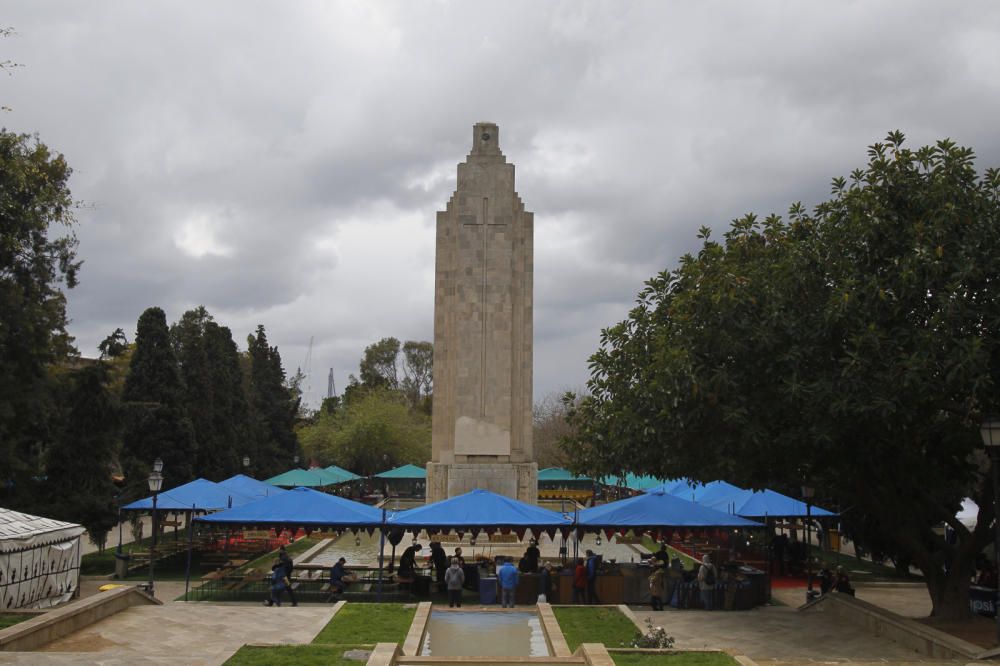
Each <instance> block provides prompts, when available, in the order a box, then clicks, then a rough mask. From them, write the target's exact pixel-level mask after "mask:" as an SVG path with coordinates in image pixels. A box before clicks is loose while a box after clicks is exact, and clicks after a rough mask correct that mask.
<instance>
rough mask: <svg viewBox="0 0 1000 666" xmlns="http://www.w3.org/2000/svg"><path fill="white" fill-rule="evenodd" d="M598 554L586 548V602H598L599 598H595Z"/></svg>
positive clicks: (598, 563)
mask: <svg viewBox="0 0 1000 666" xmlns="http://www.w3.org/2000/svg"><path fill="white" fill-rule="evenodd" d="M600 564H601V559H600V556H599V555H597V554H595V553H594V551H592V550H589V549H588V550H587V603H588V604H599V603H601V600H600V599H598V598H597V569H598V567H600Z"/></svg>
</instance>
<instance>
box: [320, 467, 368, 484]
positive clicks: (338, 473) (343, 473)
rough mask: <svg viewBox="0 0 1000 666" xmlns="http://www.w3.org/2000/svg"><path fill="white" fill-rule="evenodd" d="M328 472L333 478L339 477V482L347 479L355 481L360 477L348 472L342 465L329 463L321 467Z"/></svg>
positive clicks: (344, 481)
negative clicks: (327, 465)
mask: <svg viewBox="0 0 1000 666" xmlns="http://www.w3.org/2000/svg"><path fill="white" fill-rule="evenodd" d="M323 469H324V470H325V471H326V472H327V473H328V474H330V475H332V476H333V477H334V478H338V479H341V481H340V482H339V483H346V482H347V481H357V480H358V479H360V478H361V477H360V476H358V475H357V474H355V473H354V472H349V471H347V470H346V469H344V468H343V467H337V466H336V465H330V466H329V467H324V468H323Z"/></svg>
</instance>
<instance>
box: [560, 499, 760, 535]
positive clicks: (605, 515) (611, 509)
mask: <svg viewBox="0 0 1000 666" xmlns="http://www.w3.org/2000/svg"><path fill="white" fill-rule="evenodd" d="M576 524H577V526H579V527H581V528H583V529H611V528H616V529H621V528H630V529H657V528H676V527H680V528H704V527H763V525H761V524H760V523H756V522H754V521H752V520H747V519H746V518H741V517H740V516H734V515H732V514H728V513H723V512H722V511H716V510H715V509H710V508H708V507H705V506H701V505H700V504H696V503H694V502H689V501H687V500H685V499H681V498H680V497H675V496H674V495H671V494H670V493H666V492H664V491H663V490H652V491H649V492H645V493H643V494H641V495H636V496H635V497H629V498H626V499H623V500H618V501H617V502H610V503H609V504H602V505H600V506H595V507H591V508H589V509H584V510H582V511H581V512H580V515H579V517H578V518H577V521H576Z"/></svg>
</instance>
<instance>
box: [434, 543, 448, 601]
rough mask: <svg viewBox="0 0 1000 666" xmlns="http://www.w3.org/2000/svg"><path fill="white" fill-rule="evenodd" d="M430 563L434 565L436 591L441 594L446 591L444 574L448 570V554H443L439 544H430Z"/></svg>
mask: <svg viewBox="0 0 1000 666" xmlns="http://www.w3.org/2000/svg"><path fill="white" fill-rule="evenodd" d="M431 563H432V564H433V565H434V580H436V581H437V584H438V590H439V591H441V592H443V591H444V590H445V589H446V588H445V582H444V573H445V571H447V569H448V553H446V552H444V548H442V547H441V544H440V542H437V541H432V542H431Z"/></svg>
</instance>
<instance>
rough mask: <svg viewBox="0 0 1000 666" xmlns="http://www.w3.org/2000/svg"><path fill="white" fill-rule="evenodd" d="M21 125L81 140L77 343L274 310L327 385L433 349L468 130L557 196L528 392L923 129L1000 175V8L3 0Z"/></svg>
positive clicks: (274, 332) (244, 326) (6, 90)
mask: <svg viewBox="0 0 1000 666" xmlns="http://www.w3.org/2000/svg"><path fill="white" fill-rule="evenodd" d="M0 24H2V25H3V26H10V27H13V28H14V29H15V30H16V31H17V34H16V35H13V36H10V37H7V38H6V39H3V40H0V61H3V60H11V61H14V62H17V63H20V64H22V65H23V67H20V68H17V69H15V70H13V71H12V72H11V75H10V76H7V75H0V104H2V105H4V106H7V107H10V109H11V110H10V111H7V112H3V113H2V115H0V123H2V124H3V125H4V126H6V127H7V129H9V130H15V131H19V132H37V133H38V135H39V136H40V138H41V139H42V141H44V142H45V143H47V144H48V145H49V146H50V147H51V148H53V149H54V150H57V151H59V152H62V153H63V154H65V156H66V158H67V160H68V162H69V164H70V165H71V166H72V167H73V169H74V174H73V178H72V181H71V187H72V190H73V194H74V197H75V198H77V199H79V200H81V201H82V202H83V204H84V205H83V207H81V209H80V211H79V213H78V219H79V225H78V227H77V234H78V236H79V239H80V248H79V256H80V258H82V259H83V260H84V262H85V263H84V266H83V270H82V273H81V276H80V277H81V284H80V285H79V286H78V287H77V288H76V289H74V290H72V291H71V292H69V293H68V299H69V312H70V316H71V317H72V320H73V321H72V325H71V329H70V330H71V332H72V333H73V334H74V335H75V336H76V338H77V343H78V346H79V348H80V351H81V352H82V353H83V354H85V355H88V356H94V355H96V345H97V344H98V342H99V341H100V340H101V339H103V338H104V337H105V336H106V335H107V334H108V333H110V332H111V331H112V330H114V329H115V328H117V327H121V328H123V329H124V330H125V331H126V334H127V335H128V337H129V339H130V340H131V339H133V338H134V334H135V323H136V319H137V318H138V316H139V314H140V313H141V312H142V311H143V310H144V309H145V308H146V307H149V306H151V305H158V306H160V307H162V308H164V310H166V312H167V317H168V319H169V320H170V321H174V320H176V319H177V318H178V317H179V316H180V315H181V314H182V313H183V312H184V310H186V309H188V308H191V307H193V306H196V305H199V304H203V305H205V306H206V307H207V308H208V310H209V311H210V312H211V313H212V314H213V315H214V316H215V318H216V320H217V321H219V322H220V323H221V324H223V325H227V326H229V327H230V328H231V329H232V330H233V333H234V336H235V337H236V339H237V343H238V344H239V345H240V347H241V348H245V347H246V335H247V333H249V332H251V331H252V330H253V328H254V327H255V326H256V325H257V324H258V323H260V324H264V326H265V327H266V328H267V331H268V335H269V338H270V340H271V343H272V344H276V345H278V347H279V349H280V351H281V355H282V358H283V359H284V363H285V368H286V370H287V371H288V372H289V373H292V372H294V371H295V369H296V367H298V366H303V365H304V363H305V360H306V356H307V348H308V345H309V340H310V338H312V339H313V340H314V344H313V349H312V360H311V364H310V371H311V377H310V378H309V380H308V385H309V386H310V387H311V392H310V402H312V403H313V404H316V403H317V402H318V400H319V398H320V397H321V396H322V395H324V394H325V391H326V376H327V372H328V369H329V368H333V370H334V374H335V378H336V383H337V389H338V391H340V390H342V389H343V387H344V385H345V384H346V380H347V375H348V373H355V374H357V371H358V370H357V365H358V360H359V358H360V356H361V353H362V350H363V349H364V347H365V346H366V345H367V344H369V343H371V342H373V341H375V340H377V339H379V338H381V337H385V336H390V335H391V336H395V337H397V338H400V339H401V340H407V339H418V340H431V339H433V330H432V326H433V282H434V223H435V211H436V210H439V209H443V208H444V205H445V203H446V202H447V200H448V198H449V196H450V194H451V192H452V191H453V190H454V188H455V165H456V163H458V162H460V161H462V160H464V159H465V156H466V154H467V153H468V152H469V149H470V143H471V138H472V131H471V128H472V125H473V123H475V122H476V121H480V120H489V121H493V122H496V123H498V124H499V125H500V142H501V149H502V150H503V151H504V153H505V154H506V156H507V159H508V160H509V161H511V162H513V163H514V164H515V165H516V166H517V190H518V192H519V193H520V195H521V197H522V199H523V201H524V202H525V205H526V207H527V208H528V210H530V211H533V212H534V213H535V234H536V236H535V398H536V400H538V399H540V398H541V397H543V396H544V395H545V394H547V393H549V392H552V391H557V390H563V389H566V388H575V387H580V386H582V385H583V384H584V383H585V381H586V379H587V376H588V373H587V357H588V356H589V355H590V354H591V353H592V352H593V351H594V350H595V349H596V348H597V345H598V337H599V335H600V329H601V328H602V327H604V326H608V325H611V324H613V323H615V322H617V321H619V320H621V319H623V318H624V317H625V316H626V314H627V312H628V310H629V308H630V306H631V304H632V303H633V301H634V298H635V296H636V294H637V292H638V291H639V289H640V288H641V286H642V282H643V281H644V280H645V279H647V278H648V277H650V276H651V275H653V274H654V273H656V272H658V271H659V270H662V269H664V268H671V267H673V266H675V265H676V262H677V259H678V257H679V256H680V255H682V254H683V253H685V252H688V251H691V250H693V249H694V248H695V247H696V246H697V245H696V239H695V234H696V231H697V229H698V227H699V226H701V225H708V226H711V227H712V228H713V229H715V230H716V232H717V233H720V234H721V232H722V231H723V230H724V228H725V227H726V226H727V224H728V222H729V221H730V220H731V219H733V218H735V217H739V216H741V215H742V214H744V213H746V212H749V211H754V212H757V213H760V214H767V213H771V212H779V213H783V212H785V211H786V210H787V208H788V205H789V204H790V203H791V202H793V201H796V200H801V201H803V203H805V204H807V205H813V204H815V203H817V202H819V201H821V200H822V199H823V198H824V197H825V196H826V194H827V193H828V191H829V181H830V178H831V177H833V176H838V175H847V174H848V173H849V171H850V170H851V169H853V168H855V167H859V166H861V165H863V164H864V162H865V147H866V146H867V145H869V144H870V143H872V142H874V141H878V140H881V139H882V138H883V137H884V136H885V134H886V132H887V131H889V130H892V129H897V128H898V129H901V130H903V131H904V132H905V133H906V134H907V136H908V137H909V141H910V143H911V145H923V144H925V143H928V142H932V141H934V140H936V139H939V138H943V137H950V138H952V139H954V140H956V141H958V142H959V143H961V144H964V145H969V146H972V147H973V148H975V149H976V151H977V153H978V155H979V161H978V164H979V166H980V167H981V168H985V167H986V166H1000V132H998V128H1000V123H998V118H1000V34H998V33H1000V3H998V2H960V3H959V2H905V3H904V2H873V1H864V2H853V3H850V2H826V3H822V4H820V3H815V2H798V1H797V2H770V3H762V2H724V3H718V2H703V1H697V2H686V3H666V2H643V3H640V2H631V3H629V2H622V1H621V0H616V1H614V2H607V3H585V2H578V1H573V2H541V1H538V0H533V1H531V2H489V3H477V2H468V1H466V0H463V1H461V2H415V1H412V0H410V1H406V2H400V3H388V2H356V3H335V2H326V1H324V2H299V1H297V2H287V1H284V2H277V1H276V2H247V1H245V0H241V1H239V2H194V1H190V2H179V1H177V0H173V1H171V2H152V1H149V0H143V1H142V2H84V1H79V0H74V1H72V2H69V1H67V2H54V1H53V2H49V1H42V0H37V1H34V0H33V1H28V0H21V1H18V2H13V1H0Z"/></svg>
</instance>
